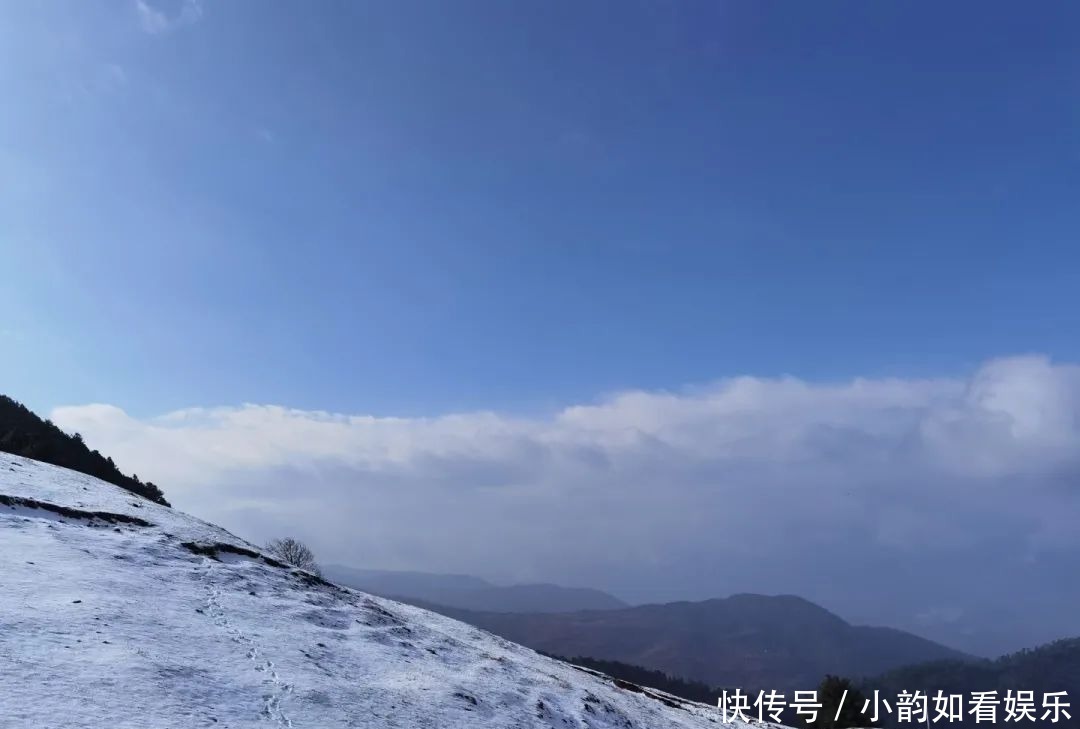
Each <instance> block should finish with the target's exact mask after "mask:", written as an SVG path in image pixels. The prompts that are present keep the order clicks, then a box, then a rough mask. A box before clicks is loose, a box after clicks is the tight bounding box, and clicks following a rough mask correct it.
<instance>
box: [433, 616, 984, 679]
mask: <svg viewBox="0 0 1080 729" xmlns="http://www.w3.org/2000/svg"><path fill="white" fill-rule="evenodd" d="M413 602H415V603H420V604H422V606H423V607H427V608H428V609H431V610H434V611H437V612H442V613H444V614H445V615H448V616H450V617H454V618H457V619H459V620H462V621H464V622H467V623H471V624H473V625H476V626H477V627H480V628H483V629H485V630H488V631H491V632H492V633H495V634H496V635H501V636H503V637H505V638H508V639H509V640H512V641H515V642H518V643H521V644H523V645H527V646H529V647H530V648H535V649H537V650H540V651H544V652H546V653H553V654H556V655H564V656H590V657H592V658H596V659H605V660H613V661H620V662H623V663H628V664H633V665H637V666H644V667H646V668H649V669H653V670H659V671H663V672H665V673H667V674H669V675H671V676H678V677H682V678H686V679H691V680H695V681H701V682H704V683H706V684H708V685H709V686H712V687H716V686H720V687H736V686H739V687H744V688H750V689H774V688H775V689H777V690H795V689H813V688H815V687H816V686H817V685H818V683H819V682H820V681H821V679H822V678H823V677H824V676H825V675H826V674H828V673H832V674H839V675H844V676H850V677H855V678H857V677H866V676H875V675H879V674H882V673H885V672H887V671H890V670H893V669H896V668H899V667H901V666H907V665H911V664H914V663H923V662H927V661H938V660H949V659H951V660H957V661H967V660H971V657H970V656H968V655H966V654H964V653H961V652H959V651H956V650H953V649H951V648H947V647H945V646H943V645H940V644H938V643H934V642H932V641H929V640H926V639H924V638H920V637H918V636H915V635H912V634H911V633H905V632H903V631H900V630H893V629H891V628H876V627H867V626H857V625H851V624H849V623H847V622H846V621H844V620H843V619H842V618H840V617H838V616H837V615H834V614H833V613H831V612H829V611H828V610H825V609H824V608H822V607H820V606H818V605H815V604H813V603H811V602H809V601H807V600H804V599H802V598H799V597H795V596H790V595H781V596H775V597H770V596H765V595H734V596H732V597H728V598H724V599H716V600H706V601H704V602H675V603H669V604H666V605H641V606H637V607H627V608H620V609H617V610H591V611H581V612H575V613H497V612H479V611H469V610H462V609H458V608H451V607H446V606H440V605H435V604H431V603H424V602H423V601H416V600H414V601H413Z"/></svg>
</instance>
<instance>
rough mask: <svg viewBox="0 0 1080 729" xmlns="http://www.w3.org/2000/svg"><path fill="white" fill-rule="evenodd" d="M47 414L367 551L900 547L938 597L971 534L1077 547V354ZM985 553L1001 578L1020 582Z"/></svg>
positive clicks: (701, 563) (882, 568) (214, 500)
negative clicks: (885, 369)
mask: <svg viewBox="0 0 1080 729" xmlns="http://www.w3.org/2000/svg"><path fill="white" fill-rule="evenodd" d="M52 417H53V419H54V420H55V421H56V422H57V423H58V424H60V425H61V426H62V427H64V428H66V429H68V430H77V431H79V432H81V433H82V434H83V435H84V436H85V437H86V439H87V441H88V442H89V443H90V444H91V445H92V446H93V447H96V448H99V449H101V450H102V451H103V452H105V453H108V454H111V455H112V456H113V457H114V458H115V459H116V460H117V462H118V463H119V464H120V465H121V466H122V467H124V468H125V469H129V470H134V471H136V472H137V473H138V474H139V475H140V476H141V477H143V478H150V479H152V480H154V481H155V482H157V483H159V484H161V485H162V486H163V487H164V488H165V490H166V494H167V495H168V496H169V497H170V498H172V499H173V500H174V502H175V503H176V504H177V505H178V506H179V507H181V508H184V509H187V510H190V511H193V512H195V513H196V514H198V515H200V516H203V517H206V518H209V519H211V520H214V521H218V522H221V523H223V524H224V525H225V526H228V527H230V528H233V529H234V530H237V531H239V532H241V533H243V534H245V535H246V536H249V537H251V538H254V539H264V538H266V537H268V536H271V535H273V534H277V533H281V532H283V531H289V532H291V533H296V534H297V535H299V536H301V537H302V538H305V539H307V540H309V541H310V542H312V543H313V544H314V546H315V547H316V549H317V551H319V552H320V553H321V554H322V555H323V556H324V557H325V558H327V559H330V560H340V561H351V562H354V563H360V564H368V565H371V566H388V567H402V568H405V567H408V568H417V569H433V570H454V571H472V572H482V573H485V574H488V575H496V576H498V575H502V576H507V577H515V578H519V579H549V580H556V581H559V580H561V581H568V582H578V583H591V584H596V585H599V586H606V587H609V588H615V589H620V588H621V589H623V590H624V592H631V593H632V592H633V591H634V590H635V589H636V590H637V591H638V592H637V594H638V595H639V596H641V597H648V596H650V595H656V596H672V595H690V596H699V597H703V596H706V595H710V594H711V595H715V594H726V593H729V592H732V591H735V590H762V591H787V592H802V593H803V594H808V596H810V597H816V598H818V599H832V600H834V601H836V600H845V599H849V598H851V599H854V598H852V596H854V595H857V594H858V592H859V590H865V588H866V585H865V584H857V580H859V579H862V580H868V581H870V582H873V581H875V580H876V581H879V582H880V581H881V580H884V579H886V577H885V574H886V573H888V571H889V570H890V569H891V568H890V565H895V564H896V561H897V560H904V564H905V565H907V567H906V568H905V570H906V572H905V573H906V574H907V576H906V577H905V578H904V580H906V583H905V585H901V586H899V588H900V589H902V590H909V591H910V590H913V589H914V588H915V585H914V584H912V580H914V579H915V578H914V576H913V575H914V574H915V573H917V569H916V568H918V569H925V570H926V571H925V572H923V573H918V576H919V577H920V579H922V580H923V581H922V582H921V583H920V587H919V589H925V588H927V587H930V588H931V589H933V590H934V591H935V592H936V594H937V597H936V598H935V599H937V600H938V602H937V603H935V604H941V603H946V602H948V599H947V595H946V594H945V593H949V592H950V591H957V592H961V593H962V592H963V591H964V590H969V589H971V584H972V583H971V580H972V579H974V577H973V576H972V575H958V574H956V570H957V569H961V568H963V569H969V570H970V565H971V560H972V554H974V553H975V552H972V550H982V551H983V552H985V553H991V552H992V553H994V554H1002V555H1006V558H1007V559H1012V558H1013V556H1015V558H1016V560H1017V564H1018V565H1019V564H1020V563H1021V562H1024V561H1025V560H1030V559H1031V555H1032V553H1033V551H1032V550H1034V553H1036V554H1038V553H1039V551H1040V550H1044V549H1058V550H1060V549H1071V550H1073V552H1075V551H1076V550H1075V547H1076V546H1077V541H1078V536H1080V535H1077V534H1076V533H1074V532H1070V531H1069V530H1068V529H1064V528H1062V525H1063V524H1067V523H1073V524H1074V523H1075V519H1076V518H1077V517H1080V504H1078V498H1077V489H1076V485H1075V484H1076V480H1075V476H1076V475H1077V474H1078V473H1080V469H1078V468H1077V463H1078V461H1077V458H1078V454H1080V448H1078V446H1080V427H1078V417H1080V367H1077V366H1074V365H1062V364H1053V363H1050V362H1049V361H1048V360H1046V359H1045V358H1041V357H1016V358H1008V359H1000V360H995V361H991V362H988V363H987V364H985V365H984V366H982V367H980V368H979V369H978V370H977V371H976V372H974V373H972V374H971V375H970V376H969V377H967V378H957V379H949V378H945V379H933V380H902V379H876V380H875V379H859V380H854V381H851V382H845V383H834V384H816V383H810V382H805V381H802V380H798V379H794V378H783V379H762V378H755V377H739V378H734V379H728V380H722V381H719V382H717V383H715V384H713V385H711V386H708V387H704V388H698V389H693V390H687V391H684V392H642V391H635V392H626V393H622V394H619V395H616V396H614V397H611V398H609V399H606V400H603V401H600V402H597V403H593V404H587V405H577V406H572V407H568V408H566V409H564V410H562V411H560V412H557V413H554V414H553V415H550V416H545V417H513V416H509V415H501V414H497V413H491V412H474V413H462V414H453V415H443V416H438V417H430V418H392V417H375V416H371V415H339V414H331V413H324V412H308V411H300V410H291V409H288V408H283V407H277V406H265V405H243V406H239V407H220V408H209V409H203V408H195V409H190V410H184V411H179V412H174V413H170V414H167V415H164V416H162V417H158V418H153V419H149V420H138V419H134V418H132V417H130V416H128V415H127V414H126V413H124V412H123V411H122V410H120V409H119V408H116V407H113V406H108V405H88V406H80V407H64V408H58V409H57V410H56V411H54V413H53V414H52ZM837 559H846V560H850V559H855V560H856V563H857V565H858V569H856V568H854V567H853V568H852V570H855V571H851V572H849V574H847V576H846V577H845V578H843V579H836V580H830V581H824V582H823V581H822V580H821V579H820V577H819V576H818V574H817V572H816V569H818V568H819V567H820V565H821V564H828V563H830V562H832V561H835V560H837ZM965 565H967V567H965ZM997 567H998V573H999V576H998V577H997V578H995V579H1000V580H1008V579H1012V578H1014V577H1016V575H1014V574H1013V572H1011V571H1010V570H1011V569H1012V568H1011V567H1010V565H1009V564H999V565H998V566H997ZM1016 569H1018V570H1020V569H1029V568H1028V567H1023V566H1022V565H1021V566H1018V567H1017V568H1016ZM703 577H706V578H707V580H708V581H703ZM1021 577H1023V575H1021ZM642 586H646V587H642ZM646 588H647V589H646ZM650 590H651V591H652V592H649V591H650ZM950 604H951V603H950ZM920 609H927V606H925V605H924V606H922V607H921V608H920Z"/></svg>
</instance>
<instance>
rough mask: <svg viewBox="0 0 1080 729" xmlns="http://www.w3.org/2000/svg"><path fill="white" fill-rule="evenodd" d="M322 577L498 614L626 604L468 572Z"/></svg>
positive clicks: (330, 573) (344, 572)
mask: <svg viewBox="0 0 1080 729" xmlns="http://www.w3.org/2000/svg"><path fill="white" fill-rule="evenodd" d="M323 573H324V574H325V575H326V577H327V579H330V580H333V581H334V582H337V583H339V584H341V585H345V586H347V587H353V588H355V589H358V590H363V591H365V592H370V593H373V594H376V595H382V596H383V597H392V598H397V599H401V600H403V601H405V602H416V601H421V602H425V603H434V604H438V605H441V606H444V607H449V608H458V609H463V610H476V611H483V612H497V613H524V612H529V613H560V612H577V611H579V610H615V609H618V608H623V607H626V603H624V602H623V601H621V600H619V599H618V598H616V597H613V596H612V595H609V594H607V593H606V592H601V591H600V590H592V589H588V588H578V587H561V586H559V585H550V584H529V585H509V586H502V585H494V584H492V583H490V582H488V581H486V580H482V579H480V578H479V577H472V576H470V575H440V574H432V573H429V572H395V571H388V570H363V569H356V568H353V567H346V566H343V565H336V564H331V565H324V566H323Z"/></svg>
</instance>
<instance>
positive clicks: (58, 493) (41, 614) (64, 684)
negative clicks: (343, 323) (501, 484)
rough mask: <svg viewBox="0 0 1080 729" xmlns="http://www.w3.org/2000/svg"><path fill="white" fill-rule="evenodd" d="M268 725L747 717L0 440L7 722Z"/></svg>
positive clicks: (3, 715) (653, 722)
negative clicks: (339, 578) (553, 654)
mask: <svg viewBox="0 0 1080 729" xmlns="http://www.w3.org/2000/svg"><path fill="white" fill-rule="evenodd" d="M274 725H278V726H291V727H297V729H299V728H300V727H318V728H320V729H328V728H332V727H369V728H373V729H381V728H383V727H386V728H389V727H401V728H402V729H410V728H412V727H431V728H439V729H443V728H445V729H453V728H457V727H462V728H466V727H467V728H468V729H476V728H479V727H516V728H524V727H559V728H569V727H577V728H585V727H590V728H595V729H600V728H606V727H612V728H614V727H620V728H621V729H632V728H634V727H637V728H639V729H661V728H664V727H714V728H715V727H721V726H743V725H742V724H737V725H734V724H726V725H725V724H723V723H722V722H721V721H720V715H719V713H718V712H717V710H716V709H715V708H713V707H708V706H702V705H699V704H692V703H688V702H685V701H683V700H681V699H676V698H673V697H670V696H667V695H666V694H661V693H659V692H654V691H644V692H642V690H640V689H638V688H637V687H634V686H631V685H629V684H617V682H615V681H613V680H612V679H609V678H607V677H604V676H601V675H599V674H593V673H591V672H586V671H584V670H582V669H577V668H574V667H571V666H568V665H566V664H564V663H560V662H558V661H554V660H550V659H548V658H545V657H543V656H540V655H538V654H536V653H534V652H533V651H531V650H528V649H526V648H522V647H521V646H518V645H515V644H513V643H509V642H507V641H505V640H502V639H500V638H496V637H495V636H492V635H490V634H488V633H484V632H481V631H479V630H476V629H475V628H472V627H469V626H467V625H465V624H463V623H459V622H456V621H454V620H451V619H449V618H444V617H441V616H439V615H435V614H433V613H430V612H427V611H424V610H420V609H418V608H413V607H409V606H406V605H402V604H400V603H396V602H393V601H390V600H383V599H379V598H375V597H371V596H369V595H365V594H363V593H360V592H355V591H352V590H347V589H344V588H340V587H337V586H334V585H330V584H328V583H324V582H321V581H319V580H317V579H316V578H314V577H312V576H311V575H308V574H307V573H304V572H300V571H298V570H292V569H289V568H286V567H284V566H283V565H280V564H277V563H274V562H273V560H268V559H267V558H266V557H264V556H263V555H262V554H261V553H260V552H259V550H258V548H256V547H254V546H252V545H250V544H247V543H245V542H243V541H242V540H240V539H238V538H236V537H235V536H233V535H231V534H229V533H228V532H226V531H224V530H223V529H220V528H218V527H215V526H212V525H209V524H206V523H204V522H201V521H199V520H198V519H195V518H193V517H190V516H188V515H186V514H182V513H180V512H177V511H174V510H172V509H168V508H165V507H162V506H158V505H156V504H153V503H151V502H149V501H144V500H142V499H140V498H139V497H137V496H133V495H132V494H130V493H128V492H126V491H123V490H121V489H119V488H117V487H116V486H113V485H111V484H108V483H105V482H102V481H98V480H97V479H94V478H91V477H89V476H84V475H82V474H80V473H75V472H73V471H68V470H65V469H62V468H57V467H55V466H49V465H46V464H43V463H38V462H36V461H31V460H28V459H24V458H18V457H14V456H9V455H6V454H0V726H13V727H14V726H20V727H37V728H39V729H59V728H60V727H101V728H103V729H104V728H106V727H107V728H108V729H122V728H125V727H131V728H133V729H134V728H138V729H172V728H174V727H176V728H180V727H211V726H213V727H235V728H239V727H254V726H260V727H261V726H274Z"/></svg>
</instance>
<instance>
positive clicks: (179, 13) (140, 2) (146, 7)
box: [135, 0, 203, 34]
mask: <svg viewBox="0 0 1080 729" xmlns="http://www.w3.org/2000/svg"><path fill="white" fill-rule="evenodd" d="M135 11H136V12H137V13H138V15H139V24H140V25H141V26H142V29H143V30H144V31H145V32H147V33H151V34H158V33H165V32H167V31H170V30H174V29H176V28H181V27H183V26H186V25H192V24H194V23H197V22H198V21H199V20H200V19H201V18H202V14H203V8H202V2H201V0H182V2H181V3H180V6H179V8H178V9H176V10H175V13H173V14H170V13H168V12H166V11H165V10H164V9H162V8H161V7H159V6H157V5H156V4H155V0H135Z"/></svg>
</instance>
